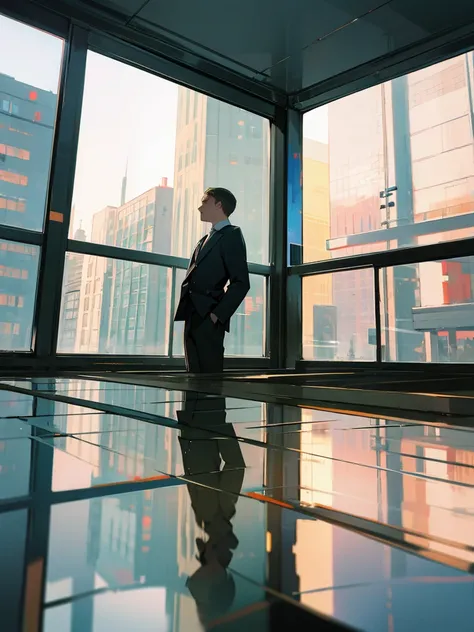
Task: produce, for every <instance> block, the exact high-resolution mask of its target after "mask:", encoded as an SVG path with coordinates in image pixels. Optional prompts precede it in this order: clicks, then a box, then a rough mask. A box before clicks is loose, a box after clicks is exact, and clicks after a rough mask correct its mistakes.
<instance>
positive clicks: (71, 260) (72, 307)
mask: <svg viewBox="0 0 474 632" xmlns="http://www.w3.org/2000/svg"><path fill="white" fill-rule="evenodd" d="M74 239H76V240H77V241H86V233H85V231H84V230H83V229H82V228H78V229H77V230H76V232H75V233H74ZM83 264H84V255H80V254H77V253H74V252H70V253H68V254H67V257H66V261H65V264H64V283H63V302H62V306H61V318H60V321H59V333H58V349H59V350H60V352H61V353H73V352H74V350H75V348H76V335H77V325H78V319H79V307H80V298H81V284H82V270H83Z"/></svg>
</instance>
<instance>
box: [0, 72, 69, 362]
mask: <svg viewBox="0 0 474 632" xmlns="http://www.w3.org/2000/svg"><path fill="white" fill-rule="evenodd" d="M56 98H57V96H56V94H54V93H52V92H47V91H45V90H40V89H38V88H36V87H35V86H32V85H27V84H25V83H22V82H20V81H17V80H16V79H15V78H13V77H10V76H8V75H6V74H2V73H0V223H1V224H3V225H6V226H11V227H17V228H24V229H28V230H34V231H41V230H42V228H43V223H44V214H45V207H46V199H47V186H48V174H49V165H50V161H49V158H50V156H51V149H52V143H53V131H54V120H55V116H56ZM39 260H40V250H39V248H37V247H35V246H26V245H22V244H14V243H10V242H8V241H5V240H2V241H1V242H0V277H1V283H0V287H1V290H0V350H2V351H8V350H12V351H13V350H14V351H30V350H31V347H32V333H33V325H32V323H33V318H34V310H35V301H36V284H37V278H38V266H39Z"/></svg>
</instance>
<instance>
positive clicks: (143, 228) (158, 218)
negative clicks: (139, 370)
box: [76, 178, 173, 355]
mask: <svg viewBox="0 0 474 632" xmlns="http://www.w3.org/2000/svg"><path fill="white" fill-rule="evenodd" d="M125 192H126V183H125V185H124V187H123V189H122V198H123V200H122V201H123V203H122V205H121V206H119V207H118V208H117V207H113V206H107V207H105V208H104V209H102V210H101V211H98V212H97V213H95V214H94V216H93V220H92V236H91V241H92V242H95V243H100V244H107V245H112V246H117V247H120V248H131V249H135V250H144V251H146V252H157V253H160V254H170V243H171V212H172V207H173V188H172V187H169V186H168V182H167V178H162V182H161V184H160V185H159V186H157V187H153V188H152V189H150V190H149V191H146V192H145V193H142V194H141V195H139V196H137V197H135V198H134V199H132V200H129V201H125V197H124V194H125ZM170 282H171V278H170V271H169V269H168V268H163V267H160V266H154V265H145V264H139V263H132V262H130V261H122V260H113V259H106V258H104V257H95V256H92V255H87V256H85V257H84V266H83V272H82V286H81V296H80V306H79V319H78V335H77V341H76V351H77V352H79V353H127V354H129V353H132V354H133V353H135V354H140V353H143V354H146V353H150V354H161V355H166V353H167V332H168V330H169V326H170V322H169V314H170V309H169V301H170V300H171V299H170V295H171V285H170Z"/></svg>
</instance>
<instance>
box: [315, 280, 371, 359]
mask: <svg viewBox="0 0 474 632" xmlns="http://www.w3.org/2000/svg"><path fill="white" fill-rule="evenodd" d="M375 344H376V335H375V300H374V273H373V270H372V269H370V268H367V269H359V270H347V271H344V272H337V273H331V274H318V275H315V276H308V277H304V278H303V359H305V360H351V361H373V360H375V358H376V346H375Z"/></svg>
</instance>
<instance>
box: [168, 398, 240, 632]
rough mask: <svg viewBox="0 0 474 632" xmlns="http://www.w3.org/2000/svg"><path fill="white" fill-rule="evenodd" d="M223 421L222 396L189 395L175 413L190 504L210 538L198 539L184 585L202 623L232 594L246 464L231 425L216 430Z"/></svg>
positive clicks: (224, 607) (221, 608)
mask: <svg viewBox="0 0 474 632" xmlns="http://www.w3.org/2000/svg"><path fill="white" fill-rule="evenodd" d="M225 420H226V410H225V399H224V398H203V397H199V395H197V394H193V393H188V394H187V397H186V402H185V406H184V410H182V411H179V412H178V421H179V422H180V424H181V437H180V439H179V441H180V446H181V452H182V456H183V465H184V472H185V474H186V476H189V477H192V479H193V480H194V481H195V483H189V484H188V492H189V496H190V499H191V506H192V508H193V511H194V515H195V518H196V523H197V525H198V526H199V527H200V528H201V529H203V530H204V531H205V533H206V535H207V536H208V539H207V541H204V539H202V538H197V539H196V545H197V549H198V559H199V562H200V563H201V566H200V568H199V569H198V570H197V571H196V572H195V573H194V574H193V575H192V576H191V577H190V578H189V579H188V581H187V584H186V585H187V587H188V589H189V591H190V593H191V595H192V596H193V598H194V600H195V601H196V605H197V609H198V614H199V618H200V620H201V623H202V624H203V625H206V624H208V623H210V622H211V620H212V619H215V618H217V617H219V616H222V615H223V614H224V613H225V612H227V611H228V609H229V608H230V607H231V606H232V603H233V601H234V597H235V584H234V580H233V577H232V575H231V574H230V573H229V572H228V570H227V569H228V566H229V564H230V562H231V560H232V556H233V552H234V551H235V549H236V548H237V546H238V543H239V541H238V540H237V537H236V536H235V534H234V531H233V526H232V523H231V520H232V518H233V517H234V515H235V506H236V504H237V500H238V497H239V494H240V492H241V489H242V483H243V478H244V471H245V462H244V459H243V456H242V451H241V449H240V444H239V442H238V440H237V438H236V435H235V432H234V429H233V427H232V425H231V424H226V426H225V428H223V429H222V430H223V431H224V433H223V434H218V433H219V431H220V430H221V428H220V427H222V425H223V424H225ZM223 436H224V437H225V438H218V437H223ZM219 490H222V491H219Z"/></svg>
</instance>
